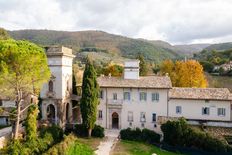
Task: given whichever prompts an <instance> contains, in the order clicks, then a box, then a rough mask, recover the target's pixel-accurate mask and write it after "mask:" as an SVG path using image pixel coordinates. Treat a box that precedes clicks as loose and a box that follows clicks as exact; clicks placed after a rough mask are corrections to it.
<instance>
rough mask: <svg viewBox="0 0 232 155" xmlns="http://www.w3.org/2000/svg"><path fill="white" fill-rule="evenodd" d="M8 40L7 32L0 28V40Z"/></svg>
mask: <svg viewBox="0 0 232 155" xmlns="http://www.w3.org/2000/svg"><path fill="white" fill-rule="evenodd" d="M9 38H10V36H9V34H8V33H7V31H6V30H5V29H3V28H1V27H0V40H6V39H9Z"/></svg>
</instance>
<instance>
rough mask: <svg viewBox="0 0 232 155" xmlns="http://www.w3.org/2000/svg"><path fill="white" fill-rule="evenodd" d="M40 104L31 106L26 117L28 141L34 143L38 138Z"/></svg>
mask: <svg viewBox="0 0 232 155" xmlns="http://www.w3.org/2000/svg"><path fill="white" fill-rule="evenodd" d="M38 113H39V110H38V105H36V104H34V105H32V106H30V107H29V109H28V112H27V118H26V128H25V129H26V141H27V142H32V143H34V142H35V141H36V138H37V117H38Z"/></svg>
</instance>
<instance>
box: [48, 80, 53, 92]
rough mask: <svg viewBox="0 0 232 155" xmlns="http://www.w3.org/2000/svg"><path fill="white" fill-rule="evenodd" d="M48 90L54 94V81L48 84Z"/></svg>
mask: <svg viewBox="0 0 232 155" xmlns="http://www.w3.org/2000/svg"><path fill="white" fill-rule="evenodd" d="M48 90H49V91H50V92H53V82H52V80H50V81H49V82H48Z"/></svg>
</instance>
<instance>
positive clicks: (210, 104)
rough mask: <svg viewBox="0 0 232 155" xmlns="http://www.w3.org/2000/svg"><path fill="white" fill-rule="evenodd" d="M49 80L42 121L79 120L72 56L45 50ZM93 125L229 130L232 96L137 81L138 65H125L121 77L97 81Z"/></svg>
mask: <svg viewBox="0 0 232 155" xmlns="http://www.w3.org/2000/svg"><path fill="white" fill-rule="evenodd" d="M47 56H48V64H49V67H50V70H51V72H52V77H51V80H50V81H49V83H48V84H45V85H44V87H43V89H42V91H41V98H42V100H43V102H42V118H43V119H44V120H49V121H51V122H53V123H57V124H59V125H60V126H61V127H64V125H65V124H66V123H75V121H74V120H76V119H77V118H76V117H78V119H79V118H80V109H79V110H77V111H75V112H74V111H73V110H72V104H71V103H72V101H71V100H72V95H71V92H72V91H71V90H72V59H73V57H74V56H73V55H72V51H71V49H68V48H65V47H52V48H48V49H47ZM97 81H98V84H99V86H100V89H101V91H100V96H99V97H100V104H99V106H98V114H97V124H99V125H101V126H102V127H104V128H108V129H112V128H117V129H123V128H128V127H131V128H135V127H139V128H149V129H152V130H156V131H160V125H161V124H162V122H163V120H164V119H169V118H178V117H185V118H186V119H188V120H189V121H205V122H213V123H214V122H217V123H218V122H222V123H225V122H226V123H227V125H228V123H229V124H230V125H231V126H232V123H231V122H232V114H231V101H232V96H231V94H230V92H229V90H228V89H226V88H205V89H204V88H172V84H171V80H170V78H169V77H168V76H143V77H140V76H139V61H138V60H131V61H127V62H125V64H124V75H123V77H111V76H100V77H98V78H97Z"/></svg>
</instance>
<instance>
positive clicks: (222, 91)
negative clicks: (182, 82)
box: [169, 88, 232, 100]
mask: <svg viewBox="0 0 232 155" xmlns="http://www.w3.org/2000/svg"><path fill="white" fill-rule="evenodd" d="M169 97H170V98H172V99H174V98H175V99H209V100H232V95H231V94H230V91H229V89H227V88H172V89H170V91H169Z"/></svg>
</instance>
